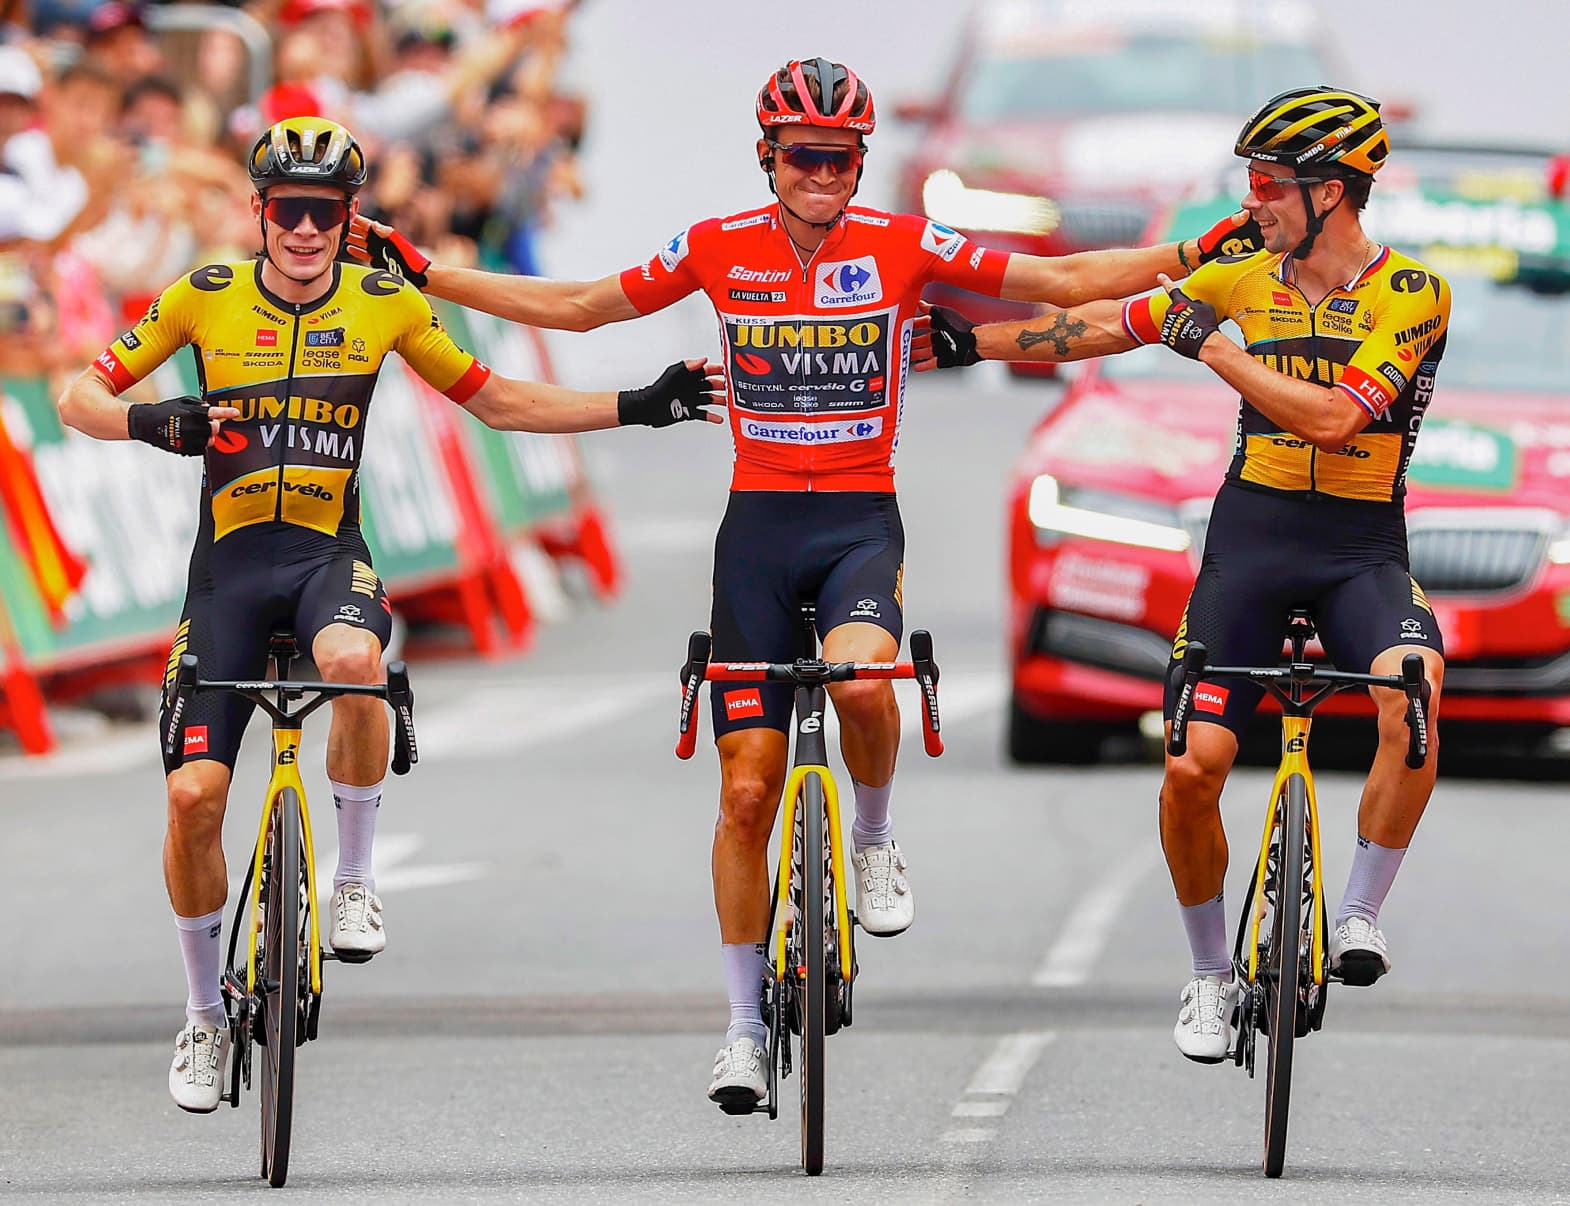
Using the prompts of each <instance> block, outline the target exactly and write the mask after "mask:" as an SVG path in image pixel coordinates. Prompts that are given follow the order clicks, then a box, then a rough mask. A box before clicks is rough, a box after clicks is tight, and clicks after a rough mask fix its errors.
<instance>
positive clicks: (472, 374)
mask: <svg viewBox="0 0 1570 1206" xmlns="http://www.w3.org/2000/svg"><path fill="white" fill-rule="evenodd" d="M372 275H373V276H375V277H377V278H381V277H385V278H386V283H387V284H388V285H389V286H390V285H392V284H393V283H396V286H397V288H396V290H395V292H394V293H393V296H392V297H390V298H389V299H388V300H389V301H391V302H392V303H393V304H394V305H395V306H397V308H398V318H399V329H398V333H397V337H396V338H395V339H394V340H393V343H392V347H393V350H394V351H395V352H397V353H398V355H400V356H402V357H403V358H404V360H406V361H407V362H408V364H409V367H410V368H412V369H413V370H414V371H415V372H416V373H418V374H419V375H420V377H421V378H422V379H423V380H424V381H425V382H426V383H427V384H428V385H430V386H431V387H432V388H433V389H436V390H439V391H440V392H441V393H443V394H445V395H446V396H447V397H448V398H450V399H452V401H454V402H456V403H458V405H460V406H462V405H463V404H464V403H465V402H467V401H468V400H469V399H470V398H472V397H474V395H475V394H476V393H478V392H479V389H480V387H481V386H482V385H484V384H485V383H486V382H487V381H488V380H490V376H491V370H490V366H489V365H487V364H485V363H483V362H482V361H480V360H478V359H476V358H475V357H474V356H472V355H470V354H469V353H468V352H466V351H464V350H463V349H462V348H460V347H459V346H458V345H457V344H456V343H455V342H453V337H452V336H451V335H449V334H448V333H447V328H446V327H444V326H442V320H441V319H440V318H438V317H437V316H436V312H435V311H434V310H432V309H431V303H430V302H428V301H426V300H425V298H424V296H423V295H421V293H420V291H419V290H418V289H415V288H414V287H413V286H412V285H408V284H405V283H404V282H403V280H402V279H401V278H399V277H396V276H393V275H392V274H391V273H388V272H382V273H374V274H372Z"/></svg>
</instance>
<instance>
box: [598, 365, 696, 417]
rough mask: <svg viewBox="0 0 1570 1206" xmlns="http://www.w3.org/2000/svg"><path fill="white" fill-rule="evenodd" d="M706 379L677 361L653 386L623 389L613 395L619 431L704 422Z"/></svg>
mask: <svg viewBox="0 0 1570 1206" xmlns="http://www.w3.org/2000/svg"><path fill="white" fill-rule="evenodd" d="M712 401H713V399H712V398H711V397H710V396H709V379H708V376H707V375H706V374H705V373H704V371H703V370H702V369H701V368H688V367H687V366H686V365H685V364H683V363H681V362H680V361H677V362H676V363H675V364H673V365H671V366H670V367H669V368H668V369H666V370H665V371H664V372H663V373H661V374H660V378H659V380H658V381H656V382H655V383H654V384H653V385H646V386H644V387H643V388H642V389H624V390H622V391H621V393H619V394H617V395H616V418H617V420H618V421H619V422H620V423H621V425H622V426H623V427H633V426H636V425H638V424H642V425H643V426H645V427H669V426H670V425H671V424H672V423H683V422H688V421H690V420H693V419H697V420H700V421H701V420H705V419H707V418H708V417H709V412H708V411H706V410H704V409H703V408H704V406H705V405H707V404H709V403H711V402H712Z"/></svg>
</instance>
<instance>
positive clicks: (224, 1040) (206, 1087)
mask: <svg viewBox="0 0 1570 1206" xmlns="http://www.w3.org/2000/svg"><path fill="white" fill-rule="evenodd" d="M228 1056H229V1030H228V1028H227V1027H220V1026H203V1025H201V1024H199V1023H197V1022H190V1021H188V1022H186V1024H185V1029H184V1030H182V1031H180V1033H179V1034H177V1035H175V1039H174V1062H173V1063H172V1064H170V1065H169V1095H170V1096H171V1097H173V1098H174V1103H175V1105H177V1106H179V1107H180V1108H181V1109H182V1110H188V1111H189V1112H190V1113H192V1114H211V1113H212V1112H213V1111H214V1110H216V1109H217V1108H218V1103H219V1102H220V1101H222V1100H223V1095H224V1075H225V1073H226V1072H227V1071H228V1064H229V1059H228Z"/></svg>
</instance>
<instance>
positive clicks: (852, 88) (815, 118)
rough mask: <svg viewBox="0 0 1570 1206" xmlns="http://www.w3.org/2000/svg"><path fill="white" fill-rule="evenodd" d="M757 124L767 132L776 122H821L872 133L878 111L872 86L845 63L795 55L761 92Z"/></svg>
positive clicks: (834, 126) (818, 123)
mask: <svg viewBox="0 0 1570 1206" xmlns="http://www.w3.org/2000/svg"><path fill="white" fill-rule="evenodd" d="M841 85H844V94H843V96H842V97H841V99H840V102H839V104H837V105H836V104H835V103H834V96H835V94H836V91H837V90H838V89H839V88H840V87H841ZM758 124H759V125H760V126H762V127H763V132H764V133H765V134H767V133H768V132H769V131H770V130H771V129H772V128H774V127H775V126H822V127H827V128H829V129H835V130H854V131H856V133H858V134H871V133H872V131H873V129H874V127H876V126H877V124H878V115H877V113H876V111H875V110H874V109H873V107H872V91H871V89H869V88H868V87H867V85H866V84H864V83H862V81H861V80H860V79H859V78H858V77H857V75H856V73H855V72H854V71H852V70H851V69H850V68H849V67H846V66H845V65H844V64H843V63H831V62H830V61H829V60H828V59H792V60H791V61H790V62H788V63H786V64H785V66H783V67H781V68H780V69H779V70H778V71H776V72H775V73H774V74H773V75H771V76H770V77H769V82H768V83H766V84H764V85H763V88H762V89H761V90H760V91H759V92H758Z"/></svg>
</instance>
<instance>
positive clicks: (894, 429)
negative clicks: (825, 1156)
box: [350, 58, 1246, 1112]
mask: <svg viewBox="0 0 1570 1206" xmlns="http://www.w3.org/2000/svg"><path fill="white" fill-rule="evenodd" d="M650 105H651V106H652V108H651V112H657V111H658V109H659V105H660V100H659V97H658V96H651V99H650ZM753 115H754V117H755V119H756V121H757V123H758V127H759V138H758V140H757V141H756V143H754V144H753V145H752V146H751V147H750V148H749V149H750V151H751V153H752V155H753V157H754V160H755V162H756V163H757V165H758V167H759V169H760V171H761V172H762V173H763V174H764V176H765V178H766V179H767V181H768V186H769V191H770V193H771V194H772V200H771V202H770V203H769V204H768V205H765V206H762V207H759V208H755V209H752V210H750V211H747V212H744V213H738V214H732V215H729V216H726V217H716V218H710V219H707V220H705V221H702V222H698V223H695V224H694V225H692V226H691V227H689V228H687V229H686V230H683V231H680V232H679V233H677V234H676V236H675V237H674V238H672V239H671V240H670V241H669V242H668V243H667V244H666V245H665V246H664V247H662V248H660V249H659V251H658V252H657V253H656V254H655V255H654V256H653V257H651V258H650V259H649V260H648V261H647V262H646V263H642V264H638V265H635V266H633V267H631V268H628V269H626V270H625V271H623V272H621V273H619V274H617V275H614V276H608V277H604V278H602V279H601V280H599V281H595V282H569V281H550V280H543V279H540V278H538V277H523V276H507V275H501V274H494V273H486V272H478V271H473V270H468V269H459V268H451V267H445V266H441V265H433V264H431V263H430V261H429V260H428V259H427V258H426V257H425V256H424V255H422V254H421V253H419V252H418V251H417V250H416V249H415V248H413V247H412V246H410V245H409V244H408V243H407V241H406V240H403V239H402V238H401V236H399V235H398V234H397V232H396V231H394V230H392V229H391V228H389V227H386V226H381V225H375V224H370V223H362V224H361V225H359V226H357V227H356V228H355V230H354V231H353V232H352V233H351V238H350V250H351V253H355V252H356V251H358V253H359V254H362V255H365V256H368V257H369V258H370V259H371V261H372V262H373V263H385V264H396V265H398V266H399V267H400V268H402V269H403V270H405V271H407V272H409V273H410V274H411V275H412V276H413V277H414V278H415V279H416V280H417V281H420V282H424V287H426V288H428V289H429V290H430V291H431V292H432V293H434V294H436V295H437V296H439V297H446V298H449V299H450V300H453V301H457V302H458V303H459V304H461V305H466V306H470V307H473V308H475V309H479V310H486V311H489V312H490V313H493V314H497V315H500V316H501V317H503V318H508V319H511V320H513V321H514V322H523V323H529V324H531V325H535V326H542V327H554V328H558V329H568V330H579V331H586V330H591V329H593V328H595V327H598V326H601V325H603V324H605V323H609V322H621V321H625V320H627V319H632V318H637V317H638V316H640V315H643V314H650V313H653V312H654V311H656V310H660V309H663V308H665V307H666V306H669V305H672V304H674V303H675V302H677V301H679V300H680V299H681V298H683V297H686V296H687V295H689V294H691V293H694V292H698V291H700V290H701V291H702V292H703V293H705V294H706V295H707V297H708V299H709V300H710V301H711V302H712V303H713V306H714V309H715V311H716V314H717V316H718V318H719V326H720V331H721V338H722V340H723V342H724V345H725V357H726V360H727V367H728V369H729V387H730V396H731V426H732V435H733V438H734V445H735V468H734V471H733V475H732V478H731V494H730V500H729V503H728V505H727V507H726V512H725V517H724V519H723V520H722V521H721V523H720V530H719V535H718V537H717V540H716V544H715V556H714V591H713V596H714V598H713V613H712V615H711V618H710V629H711V632H712V636H713V642H714V656H715V658H716V660H719V661H774V662H788V661H791V660H793V659H795V658H796V657H797V656H799V655H800V652H801V616H800V612H799V608H798V600H802V599H806V600H814V601H815V602H816V607H817V612H816V615H817V621H816V623H817V630H818V632H819V633H821V634H822V655H823V657H824V659H825V660H827V661H831V662H844V661H856V662H886V661H893V660H894V658H895V656H896V654H897V652H898V650H899V644H900V639H901V636H902V634H903V631H904V595H903V584H904V566H905V532H904V527H903V523H902V521H901V518H900V512H899V506H898V503H897V501H896V498H895V492H894V455H895V450H896V448H897V445H898V442H899V435H900V428H901V421H902V419H903V417H904V414H905V406H904V400H905V387H906V384H907V380H906V377H907V368H908V364H909V362H910V357H911V347H912V345H913V344H915V343H919V342H920V341H921V339H922V336H923V332H922V331H921V320H920V310H919V304H920V303H919V299H920V295H921V290H922V289H923V287H924V286H926V285H927V284H928V283H929V282H935V281H941V282H943V283H946V284H949V285H953V286H956V287H958V288H962V289H969V290H972V291H974V292H979V293H986V294H989V295H991V296H994V297H998V296H1002V297H1007V298H1011V299H1015V300H1033V301H1034V300H1043V301H1053V302H1057V303H1063V302H1071V301H1076V300H1080V299H1084V298H1090V297H1116V296H1121V295H1123V294H1126V293H1128V292H1130V291H1132V290H1134V289H1140V288H1148V287H1152V286H1154V285H1155V283H1156V279H1157V273H1159V272H1163V271H1165V272H1171V273H1181V272H1182V271H1183V266H1184V264H1185V263H1194V262H1198V260H1199V259H1209V258H1210V257H1211V255H1213V254H1220V253H1221V250H1220V243H1221V239H1222V237H1223V236H1227V237H1244V235H1245V233H1246V232H1244V231H1243V230H1242V228H1241V227H1240V226H1239V225H1238V222H1237V221H1235V220H1234V219H1233V218H1228V219H1225V220H1224V221H1223V222H1221V223H1218V224H1217V226H1216V227H1215V228H1214V229H1213V230H1212V231H1209V232H1207V233H1206V234H1205V235H1204V236H1202V237H1201V238H1200V239H1198V240H1194V239H1189V240H1185V241H1184V242H1182V243H1168V244H1165V245H1163V246H1160V247H1148V248H1138V249H1133V250H1119V251H1097V252H1086V253H1083V254H1079V255H1073V256H1064V257H1058V258H1047V257H1039V256H1029V255H1020V254H1010V253H1008V252H1004V251H998V250H995V249H992V248H988V247H982V246H979V245H977V244H973V243H972V242H971V241H970V240H969V239H968V238H966V237H965V236H964V235H962V234H960V233H959V232H958V231H955V230H950V229H949V228H948V227H945V226H942V225H939V224H938V223H936V222H930V221H928V220H926V219H925V218H923V217H920V216H917V215H914V214H889V213H883V212H880V211H878V210H873V209H868V208H865V207H862V206H853V205H852V204H851V201H852V199H853V197H854V196H855V194H856V192H857V190H858V188H859V186H860V183H861V175H862V169H863V166H864V163H865V159H866V156H867V155H868V153H869V150H868V147H867V141H866V140H867V137H868V136H869V135H871V134H872V133H873V131H874V130H875V128H876V126H877V113H876V109H875V107H874V105H873V100H872V92H871V89H870V88H869V87H868V85H867V83H866V81H864V80H863V79H861V77H859V76H858V75H857V74H856V73H855V72H854V71H852V70H850V68H848V67H847V66H845V65H844V64H842V63H836V62H832V61H830V60H829V59H826V58H817V59H795V60H791V61H790V62H788V63H786V64H785V65H784V66H782V67H780V68H779V69H778V70H777V71H775V72H773V73H771V74H770V76H769V78H768V79H767V80H766V81H765V82H764V85H763V87H762V88H761V89H760V90H759V92H758V94H757V97H756V100H755V102H754V105H753ZM1237 218H1238V219H1239V220H1240V219H1241V215H1237ZM829 694H830V697H831V699H832V701H833V704H834V708H835V711H836V714H837V715H838V717H839V721H840V734H841V741H840V748H841V753H842V754H843V755H844V758H845V765H846V768H847V769H848V770H849V772H850V778H851V784H852V788H853V790H854V794H855V820H854V823H853V824H852V826H851V838H852V845H853V847H854V855H853V858H852V860H851V862H852V866H851V868H850V871H851V873H852V874H853V875H854V876H855V879H856V920H857V923H858V924H859V925H860V926H861V928H862V929H863V931H865V932H866V933H868V934H873V935H877V936H879V937H893V936H895V935H897V934H901V933H903V932H904V931H905V930H906V929H908V928H909V927H910V925H911V924H912V923H913V921H914V919H915V915H916V908H915V896H914V892H913V889H912V886H911V882H910V876H909V874H908V871H909V864H908V861H907V858H906V854H905V852H904V850H903V849H902V848H901V846H900V845H899V844H898V843H897V842H896V841H895V839H894V833H893V822H892V820H891V813H890V800H891V797H892V794H893V780H894V773H895V762H896V758H897V755H898V751H899V743H900V720H899V710H898V705H897V704H896V703H895V699H894V692H893V689H892V685H891V684H889V683H887V682H871V681H866V682H848V683H842V684H836V685H834V686H831V687H830V688H829ZM710 698H711V705H712V707H711V716H712V719H713V726H714V733H715V743H716V747H717V750H718V753H719V759H720V809H719V811H720V815H719V819H718V822H717V824H716V826H715V830H714V843H713V850H712V856H711V868H712V875H713V879H714V901H715V911H716V912H717V913H718V916H719V929H720V946H721V960H722V965H723V968H724V974H725V982H726V988H727V995H728V997H729V1001H730V1026H729V1027H728V1028H727V1030H726V1033H725V1041H724V1044H723V1045H722V1046H721V1047H720V1049H719V1052H718V1054H717V1055H716V1056H715V1060H714V1065H713V1071H712V1074H711V1078H710V1081H709V1098H710V1100H712V1101H714V1102H715V1103H716V1104H718V1105H719V1106H720V1107H721V1108H722V1109H725V1110H727V1111H728V1112H745V1111H747V1110H750V1109H752V1108H753V1107H754V1106H756V1104H757V1103H758V1102H759V1101H761V1100H762V1099H763V1098H764V1096H765V1094H766V1092H767V1081H768V1076H767V1068H768V1062H767V1060H768V1052H767V1051H766V1047H765V1045H766V1043H767V1027H766V1026H765V1024H764V1021H763V1017H762V1013H761V1011H760V1004H759V1003H760V996H761V994H760V986H761V984H762V978H763V967H764V955H763V945H762V944H763V942H764V939H765V937H766V930H767V928H768V917H769V902H768V896H769V893H768V846H769V838H770V834H771V833H772V831H773V828H774V821H775V816H776V814H777V812H778V810H779V802H780V795H781V791H782V789H783V787H784V784H785V775H786V770H787V763H788V752H787V733H788V732H789V730H790V728H791V706H792V705H791V691H790V687H789V686H788V685H785V684H763V685H761V686H760V687H758V688H752V689H745V690H743V689H739V688H735V687H726V688H723V689H722V688H720V687H719V685H718V684H716V685H715V690H714V691H713V692H712V694H711V697H710Z"/></svg>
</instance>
